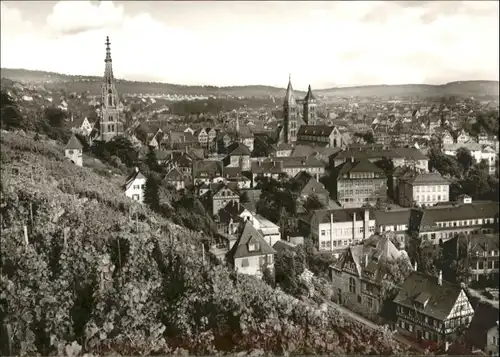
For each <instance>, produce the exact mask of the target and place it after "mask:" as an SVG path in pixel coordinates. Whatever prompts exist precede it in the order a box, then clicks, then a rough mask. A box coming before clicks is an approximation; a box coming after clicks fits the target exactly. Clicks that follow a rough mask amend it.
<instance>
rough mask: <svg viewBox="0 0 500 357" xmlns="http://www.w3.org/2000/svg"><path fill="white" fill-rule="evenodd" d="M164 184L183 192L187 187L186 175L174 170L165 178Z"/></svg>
mask: <svg viewBox="0 0 500 357" xmlns="http://www.w3.org/2000/svg"><path fill="white" fill-rule="evenodd" d="M163 182H164V183H165V184H166V185H167V186H172V187H174V188H175V189H176V190H183V189H184V188H185V187H186V178H185V177H184V175H183V174H182V173H181V172H180V171H179V170H178V169H177V168H175V167H174V168H172V169H171V170H170V171H169V172H167V174H166V175H165V177H164V178H163Z"/></svg>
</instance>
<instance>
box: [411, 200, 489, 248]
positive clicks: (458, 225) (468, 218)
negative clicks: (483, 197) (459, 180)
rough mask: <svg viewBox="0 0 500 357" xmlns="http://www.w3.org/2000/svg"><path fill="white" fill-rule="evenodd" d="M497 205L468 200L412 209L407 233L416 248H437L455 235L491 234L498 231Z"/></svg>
mask: <svg viewBox="0 0 500 357" xmlns="http://www.w3.org/2000/svg"><path fill="white" fill-rule="evenodd" d="M498 211H499V209H498V203H497V202H475V203H473V202H472V201H470V197H465V198H462V200H461V201H459V202H457V203H450V204H449V205H437V206H434V207H429V208H425V209H417V208H415V209H412V210H411V213H410V226H409V233H410V235H411V236H412V239H415V240H416V242H412V243H416V244H417V246H420V244H421V243H422V242H423V241H429V242H431V243H432V244H435V245H437V244H439V242H440V241H441V240H442V241H443V242H445V241H447V240H448V239H451V238H453V237H454V236H456V235H458V234H459V233H465V234H479V233H493V232H495V231H497V230H498V222H499V220H498Z"/></svg>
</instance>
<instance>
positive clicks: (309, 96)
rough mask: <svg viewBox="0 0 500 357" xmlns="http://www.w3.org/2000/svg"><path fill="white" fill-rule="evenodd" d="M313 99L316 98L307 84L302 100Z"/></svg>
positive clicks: (311, 100)
mask: <svg viewBox="0 0 500 357" xmlns="http://www.w3.org/2000/svg"><path fill="white" fill-rule="evenodd" d="M315 100H316V98H315V97H314V95H313V93H312V90H311V85H310V84H309V88H307V94H306V96H305V97H304V101H306V102H313V101H315Z"/></svg>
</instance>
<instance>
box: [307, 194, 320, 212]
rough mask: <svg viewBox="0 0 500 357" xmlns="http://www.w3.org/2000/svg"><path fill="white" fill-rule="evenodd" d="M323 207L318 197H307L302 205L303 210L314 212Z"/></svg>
mask: <svg viewBox="0 0 500 357" xmlns="http://www.w3.org/2000/svg"><path fill="white" fill-rule="evenodd" d="M324 207H325V205H324V204H323V202H321V201H320V199H319V198H318V196H316V195H311V196H309V197H307V200H306V202H305V203H304V208H305V210H306V211H315V210H318V209H323V208H324Z"/></svg>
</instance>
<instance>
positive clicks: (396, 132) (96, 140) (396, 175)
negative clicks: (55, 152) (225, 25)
mask: <svg viewBox="0 0 500 357" xmlns="http://www.w3.org/2000/svg"><path fill="white" fill-rule="evenodd" d="M102 82H103V83H102V86H101V101H100V110H99V116H98V120H97V121H95V122H94V121H91V120H90V119H88V118H86V117H84V119H76V120H75V119H72V120H71V123H68V125H69V126H71V128H72V129H71V130H72V131H73V134H72V135H71V137H70V139H69V141H68V142H67V145H66V147H65V157H66V158H67V159H68V161H69V162H72V163H74V164H75V165H78V166H83V163H84V162H86V161H85V160H86V155H87V154H88V152H86V149H85V148H86V147H87V146H88V145H90V146H91V147H95V146H96V145H104V144H103V143H110V142H111V143H113V142H114V141H116V140H118V139H120V140H122V139H123V138H124V139H126V140H129V141H130V143H131V146H133V147H134V148H136V150H137V158H135V157H134V160H133V165H129V168H128V171H127V172H126V173H127V176H128V177H127V178H126V179H124V180H123V187H122V188H123V194H124V195H125V196H126V197H128V198H130V199H131V200H132V201H135V202H136V203H137V204H143V205H148V204H150V203H149V202H148V197H147V196H148V195H150V192H152V191H154V190H150V188H151V187H153V188H156V189H158V191H161V192H162V194H164V195H166V196H172V197H175V199H177V201H176V202H181V201H182V199H184V198H185V201H189V202H194V204H193V206H191V207H190V208H185V209H184V211H183V212H184V214H186V215H188V214H193V215H194V214H199V215H201V214H202V215H203V217H201V218H200V217H198V220H197V221H195V222H196V224H194V225H193V226H196V230H198V231H199V230H202V229H204V227H202V223H203V224H205V223H206V222H208V223H209V224H207V225H208V226H210V231H209V232H208V231H206V232H205V231H203V230H202V233H206V234H207V235H209V236H210V239H206V241H203V243H200V244H203V252H204V254H205V253H206V254H208V255H210V256H211V257H214V258H216V259H217V261H218V262H220V263H221V264H225V266H227V268H228V269H231V270H233V271H235V272H237V273H238V274H245V275H250V276H253V277H255V278H257V279H264V280H266V279H267V278H266V277H268V276H269V275H271V276H274V275H275V274H276V272H277V271H278V273H280V274H282V273H283V272H282V270H283V269H282V266H280V264H282V263H283V262H282V261H281V259H282V256H281V255H282V254H281V253H280V252H282V250H286V249H290V250H291V251H293V252H294V254H295V253H296V252H297V251H299V250H301V249H303V250H304V251H306V253H307V254H310V255H311V256H308V257H307V259H308V260H306V263H304V264H305V265H308V266H306V267H305V268H306V269H307V270H306V269H304V271H305V272H306V273H304V276H307V277H308V278H307V279H309V280H311V279H312V280H314V279H320V278H319V277H322V278H321V279H323V280H315V281H316V282H320V284H321V285H322V286H324V287H328V289H330V291H331V296H329V299H330V300H332V301H334V302H335V304H338V305H341V306H342V307H343V308H345V309H348V310H350V312H352V314H353V316H354V315H356V316H358V317H359V319H370V320H372V321H374V322H377V323H379V322H380V323H383V324H386V325H388V326H390V327H391V329H392V330H394V331H395V333H397V334H398V335H399V336H404V338H405V339H408V340H411V341H413V342H414V343H416V344H423V345H425V344H430V343H433V344H435V345H436V346H437V347H439V348H440V349H444V350H446V349H448V348H449V347H450V344H451V343H452V342H453V341H454V340H456V339H457V337H458V335H459V332H460V331H462V330H467V329H468V328H469V324H472V325H474V326H475V325H476V323H477V322H476V320H475V308H476V306H477V303H476V302H475V300H474V299H472V298H471V296H473V295H474V294H479V295H481V294H483V293H484V292H485V291H486V290H485V289H486V288H488V289H498V271H499V263H498V262H499V257H500V254H499V251H500V250H499V249H500V248H499V245H498V242H499V240H498V239H499V232H498V227H499V223H500V222H499V205H498V197H494V195H493V194H489V193H490V192H497V193H498V191H494V188H491V187H490V186H488V185H490V183H491V182H493V183H492V184H491V185H492V186H493V185H494V183H495V182H496V183H497V184H498V178H497V176H495V175H498V167H497V166H498V145H497V144H496V142H497V139H496V138H493V136H492V135H491V134H486V133H484V132H480V133H475V134H474V133H471V132H470V130H467V128H468V127H467V126H464V125H462V126H461V125H460V124H457V123H456V118H455V114H453V113H451V112H452V110H450V109H447V108H446V106H444V105H443V106H441V107H438V108H436V105H434V104H429V105H427V104H425V103H421V104H419V105H418V107H417V106H416V105H415V104H414V103H413V102H411V101H410V102H408V103H403V104H401V105H399V104H397V103H394V102H391V101H386V102H381V103H378V104H373V105H372V106H368V105H367V106H364V105H363V103H361V102H359V103H358V102H356V103H353V102H352V101H353V100H355V99H353V98H351V99H349V100H350V101H351V103H346V104H343V106H342V107H341V108H342V110H340V109H338V108H339V107H335V106H333V105H331V103H329V102H328V98H326V97H325V96H323V95H320V93H321V92H320V91H314V92H313V90H312V88H311V86H310V85H309V86H308V87H307V91H304V92H301V91H296V90H294V87H293V85H292V80H291V77H289V81H288V85H287V88H286V90H283V93H282V96H281V97H280V98H275V97H273V98H272V100H273V106H272V108H266V109H262V110H261V111H255V112H253V111H252V109H250V108H247V107H244V106H242V108H240V109H239V110H237V109H234V110H230V111H229V110H226V111H225V112H224V110H223V109H220V112H219V113H216V115H215V114H213V113H208V112H207V113H191V114H189V115H186V117H185V118H175V119H176V120H175V124H174V120H173V119H172V120H171V121H167V120H165V121H164V122H160V121H159V120H157V118H158V113H156V114H155V115H154V116H153V115H151V116H147V118H146V119H145V120H144V121H143V123H140V125H143V127H142V128H141V129H138V128H137V127H138V126H139V125H137V127H134V126H129V127H125V121H124V115H123V104H122V99H121V98H120V97H119V93H118V91H117V89H116V83H115V82H116V80H115V77H114V74H113V68H112V60H111V50H110V41H109V38H107V39H106V55H105V74H104V77H103V80H102ZM276 101H279V104H278V105H275V104H276ZM346 101H347V102H348V100H346ZM396 104H397V105H396ZM464 105H465V104H464ZM363 108H364V109H363ZM464 110H465V109H464ZM434 111H436V115H434ZM469 111H470V110H469ZM437 113H439V116H440V117H442V119H440V118H437V117H436V116H437V115H438V114H437ZM162 115H164V113H163V114H162ZM205 116H206V117H207V119H206V120H205V119H204V117H205ZM169 118H170V117H169ZM172 118H174V117H172ZM137 120H138V119H137ZM152 122H153V123H152ZM158 122H160V123H159V124H158ZM145 123H146V124H147V123H149V124H148V125H146V124H145ZM144 128H147V130H146V129H144ZM82 138H84V139H85V140H87V143H85V142H84V141H85V140H82ZM87 144H88V145H87ZM113 155H114V154H113ZM469 155H470V157H469ZM115 161H117V160H115ZM131 161H132V160H131ZM151 161H153V163H151ZM115 166H117V167H118V166H120V165H115ZM125 171H126V170H125V169H124V172H125ZM156 176H157V177H158V180H157V181H156ZM495 180H496V181H495ZM472 183H474V184H475V183H477V185H480V187H479V188H476V187H475V185H474V184H472ZM152 185H153V186H152ZM154 185H156V186H154ZM473 186H474V187H473ZM488 190H490V191H488ZM146 193H147V194H148V195H147V194H146ZM165 193H168V194H165ZM172 200H174V199H171V201H172ZM171 203H172V202H169V205H170V204H171ZM140 207H144V206H140ZM193 207H194V208H193ZM199 212H202V213H199ZM181 220H182V219H181ZM198 225H199V227H198ZM428 251H429V252H430V253H428ZM424 253H425V254H424ZM203 259H205V256H204V258H203ZM315 259H318V260H320V261H321V264H317V265H318V266H320V268H318V267H316V266H315V267H313V266H312V265H314V264H311V263H310V261H315ZM459 264H461V265H460V267H462V266H465V265H466V266H467V269H465V268H464V269H461V268H460V269H459V268H458V266H459ZM313 269H322V271H320V272H318V271H315V272H314V273H313V272H312V270H313ZM311 274H312V275H311ZM301 276H302V275H301ZM495 281H496V282H495ZM310 290H313V289H310ZM497 291H498V290H497ZM311 294H312V293H311ZM481 296H482V295H481ZM321 298H323V297H321ZM497 324H498V322H497ZM479 325H480V324H478V326H479ZM496 326H498V325H496ZM480 333H481V336H479V337H477V336H476V337H474V338H472V339H471V341H469V343H468V344H467V346H468V347H467V348H468V350H467V352H471V353H472V350H473V349H477V348H480V349H482V350H484V351H488V352H489V351H493V352H492V353H495V352H494V351H497V352H496V353H498V348H497V347H496V349H495V341H496V346H497V345H498V330H497V329H496V330H495V324H494V322H492V321H489V322H488V324H487V326H485V327H484V328H482V330H481V332H480ZM495 333H496V335H495ZM493 338H496V340H493ZM436 351H437V350H436Z"/></svg>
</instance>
